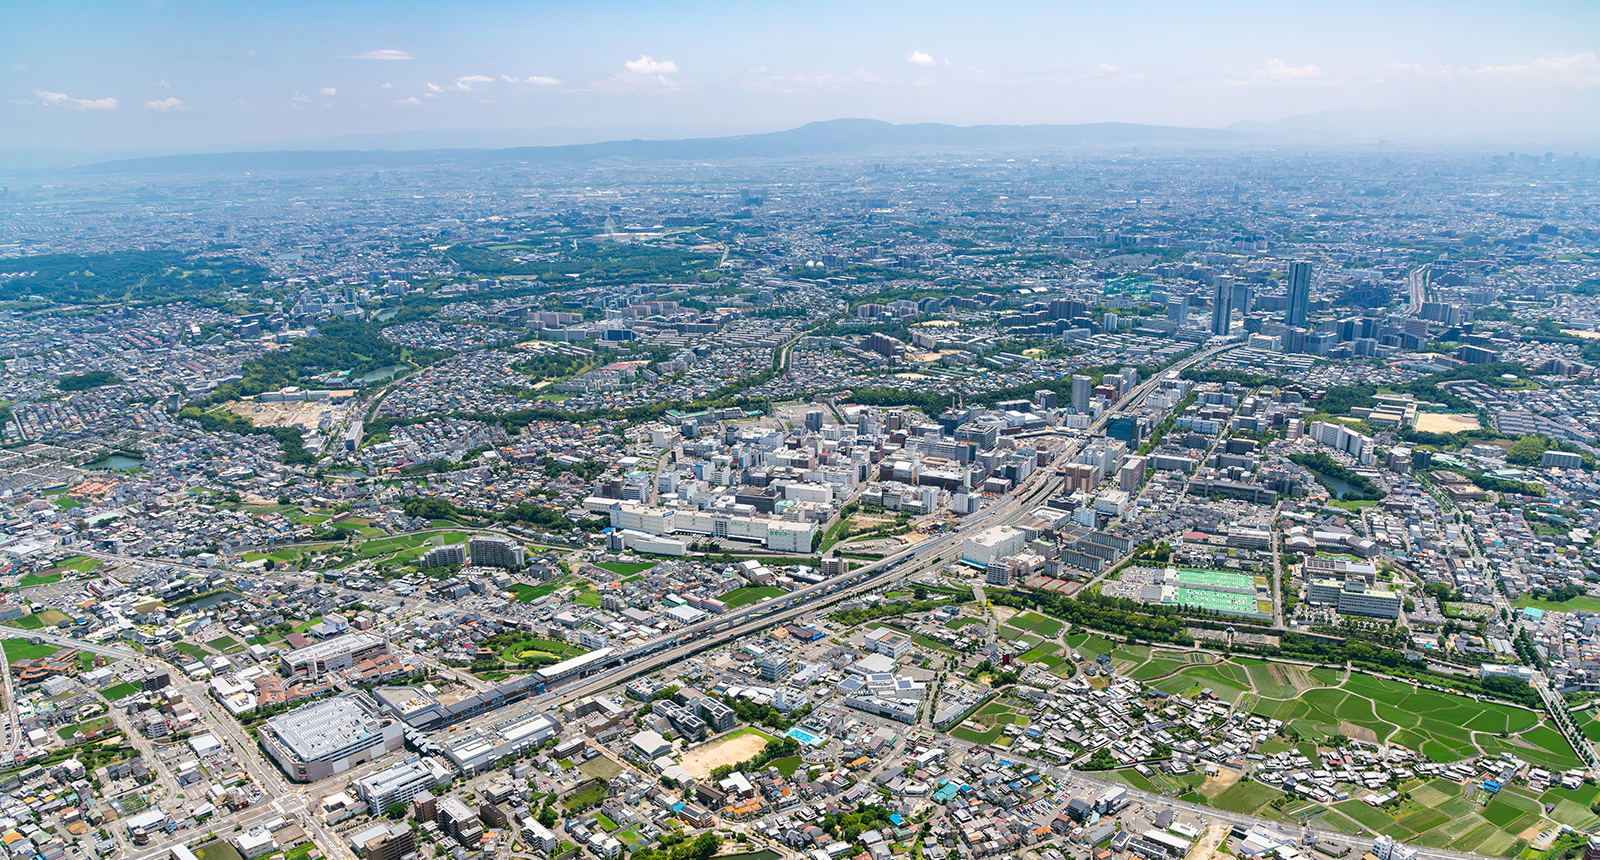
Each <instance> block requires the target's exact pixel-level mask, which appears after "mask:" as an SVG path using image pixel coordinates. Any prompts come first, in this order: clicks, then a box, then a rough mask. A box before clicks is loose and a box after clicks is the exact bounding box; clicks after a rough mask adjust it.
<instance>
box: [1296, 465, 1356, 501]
mask: <svg viewBox="0 0 1600 860" xmlns="http://www.w3.org/2000/svg"><path fill="white" fill-rule="evenodd" d="M1306 469H1307V470H1308V471H1309V472H1311V474H1312V475H1313V476H1314V477H1316V479H1317V483H1319V484H1321V485H1322V486H1324V487H1326V488H1328V492H1329V493H1332V494H1333V498H1334V500H1335V501H1337V500H1339V499H1342V498H1344V494H1345V493H1348V492H1350V489H1351V488H1350V485H1349V484H1348V483H1346V482H1345V481H1344V480H1343V479H1340V478H1335V477H1334V476H1332V475H1329V474H1327V473H1326V472H1319V471H1317V470H1316V469H1312V468H1311V467H1309V466H1307V467H1306Z"/></svg>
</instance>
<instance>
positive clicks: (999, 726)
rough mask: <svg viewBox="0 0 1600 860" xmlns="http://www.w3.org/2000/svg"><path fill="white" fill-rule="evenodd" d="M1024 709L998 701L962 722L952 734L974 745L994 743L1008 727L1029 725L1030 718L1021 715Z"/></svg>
mask: <svg viewBox="0 0 1600 860" xmlns="http://www.w3.org/2000/svg"><path fill="white" fill-rule="evenodd" d="M1023 707H1024V705H1021V704H1019V703H1016V702H1012V701H1010V700H1008V699H1006V698H1000V699H996V700H994V701H992V702H990V703H988V704H987V705H984V706H983V707H981V708H979V709H978V710H977V711H974V712H973V714H972V716H970V717H967V718H966V719H965V720H962V721H961V722H960V723H959V724H957V725H956V726H955V727H954V728H952V729H951V730H950V734H951V735H952V736H953V737H958V738H960V739H962V740H964V741H971V742H972V743H980V744H989V743H994V742H995V740H996V739H998V738H999V737H1000V736H1001V735H1002V734H1004V733H1005V730H1006V726H1010V725H1023V726H1025V725H1027V724H1028V718H1027V717H1025V716H1023V715H1022V714H1021V713H1020V709H1021V708H1023Z"/></svg>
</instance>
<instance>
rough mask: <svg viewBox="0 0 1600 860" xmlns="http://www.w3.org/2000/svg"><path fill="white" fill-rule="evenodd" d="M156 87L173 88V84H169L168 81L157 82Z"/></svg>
mask: <svg viewBox="0 0 1600 860" xmlns="http://www.w3.org/2000/svg"><path fill="white" fill-rule="evenodd" d="M156 86H158V87H168V88H171V86H172V84H169V83H167V82H166V81H156Z"/></svg>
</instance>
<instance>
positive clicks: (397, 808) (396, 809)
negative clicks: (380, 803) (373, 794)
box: [383, 800, 406, 821]
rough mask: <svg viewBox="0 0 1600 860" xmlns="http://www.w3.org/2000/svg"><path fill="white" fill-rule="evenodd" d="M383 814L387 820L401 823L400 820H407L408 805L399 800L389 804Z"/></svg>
mask: <svg viewBox="0 0 1600 860" xmlns="http://www.w3.org/2000/svg"><path fill="white" fill-rule="evenodd" d="M383 814H384V816H385V817H386V818H388V819H390V820H391V821H399V820H400V819H402V818H405V817H406V804H405V801H403V800H397V801H395V802H394V803H391V804H389V805H388V806H386V807H384V809H383Z"/></svg>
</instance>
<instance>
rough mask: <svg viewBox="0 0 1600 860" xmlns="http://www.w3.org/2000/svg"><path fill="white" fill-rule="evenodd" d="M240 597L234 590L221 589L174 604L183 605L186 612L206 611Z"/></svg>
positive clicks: (174, 605)
mask: <svg viewBox="0 0 1600 860" xmlns="http://www.w3.org/2000/svg"><path fill="white" fill-rule="evenodd" d="M238 599H239V595H237V594H235V593H234V592H232V591H219V592H217V593H216V594H208V595H206V596H205V597H200V598H196V599H194V600H185V601H180V602H178V603H174V604H172V605H173V607H174V608H177V607H182V608H183V611H185V612H204V611H206V610H207V609H215V608H216V607H218V606H221V605H222V604H224V603H228V602H231V601H234V600H238Z"/></svg>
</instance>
